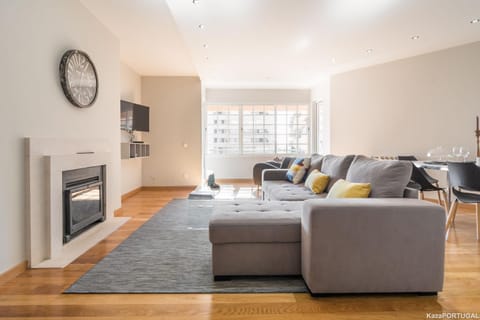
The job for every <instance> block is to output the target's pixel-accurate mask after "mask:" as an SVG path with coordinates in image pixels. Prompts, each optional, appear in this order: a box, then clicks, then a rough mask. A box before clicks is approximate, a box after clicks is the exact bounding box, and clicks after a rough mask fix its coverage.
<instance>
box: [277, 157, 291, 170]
mask: <svg viewBox="0 0 480 320" xmlns="http://www.w3.org/2000/svg"><path fill="white" fill-rule="evenodd" d="M293 161H295V158H293V157H285V158H283V160H282V163H281V164H280V169H288V168H290V165H291V164H292V162H293Z"/></svg>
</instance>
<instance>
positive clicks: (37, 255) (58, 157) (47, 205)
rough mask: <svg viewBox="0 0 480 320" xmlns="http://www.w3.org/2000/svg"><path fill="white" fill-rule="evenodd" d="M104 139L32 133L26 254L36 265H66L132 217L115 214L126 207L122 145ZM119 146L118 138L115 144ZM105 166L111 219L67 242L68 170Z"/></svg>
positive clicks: (106, 203)
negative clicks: (122, 194) (65, 177)
mask: <svg viewBox="0 0 480 320" xmlns="http://www.w3.org/2000/svg"><path fill="white" fill-rule="evenodd" d="M111 146H112V144H111V143H110V142H109V141H104V140H99V139H83V138H82V139H71V138H32V137H29V138H26V139H25V156H26V162H25V165H26V212H27V215H26V217H27V230H26V231H27V234H26V257H27V259H28V263H29V267H31V268H63V267H65V266H66V265H68V264H69V263H70V262H72V261H74V260H75V259H76V258H78V257H79V256H80V255H81V254H83V253H84V252H86V251H87V250H88V249H90V248H91V247H93V246H94V245H95V244H97V243H98V242H100V241H102V240H103V239H105V237H107V236H108V235H109V234H111V233H112V232H113V231H115V230H116V229H118V228H119V227H120V226H121V225H122V224H124V223H125V222H126V221H127V220H128V218H126V217H115V216H114V209H115V208H119V207H120V187H119V183H118V181H119V179H118V175H116V172H118V170H119V165H120V157H117V156H116V155H117V154H119V148H117V149H115V150H114V152H112V150H110V148H111ZM115 146H116V144H115ZM98 166H100V167H103V168H104V169H103V177H102V178H103V185H104V198H103V200H104V201H103V205H104V214H105V221H104V222H102V223H95V224H93V225H91V227H89V228H87V229H83V232H81V233H77V234H76V236H75V237H72V238H70V241H69V242H68V243H64V242H63V240H64V239H63V236H64V221H63V214H64V211H63V210H64V192H63V187H64V184H63V173H64V172H66V171H70V170H76V169H82V168H90V167H98Z"/></svg>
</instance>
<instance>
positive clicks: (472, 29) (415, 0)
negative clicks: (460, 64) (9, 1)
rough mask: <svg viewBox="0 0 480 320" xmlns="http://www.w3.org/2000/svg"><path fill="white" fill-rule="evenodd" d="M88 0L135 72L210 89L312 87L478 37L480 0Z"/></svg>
mask: <svg viewBox="0 0 480 320" xmlns="http://www.w3.org/2000/svg"><path fill="white" fill-rule="evenodd" d="M82 2H83V3H84V4H85V6H87V8H89V9H90V10H91V11H92V12H93V14H94V15H96V16H97V18H98V19H99V20H100V21H102V22H103V23H104V24H105V25H106V26H107V27H109V28H110V29H111V30H112V31H113V32H114V33H115V34H116V35H117V36H118V37H119V39H120V43H121V51H122V59H123V60H124V61H125V62H126V63H127V64H129V65H130V66H131V67H132V68H134V69H135V70H136V71H137V72H139V73H140V74H142V75H192V74H198V75H199V76H200V77H201V79H202V81H203V82H204V83H205V84H206V85H207V86H230V87H232V86H242V87H245V86H247V87H248V86H249V87H252V86H257V87H258V86H264V87H310V86H312V85H314V84H315V83H316V82H318V81H319V79H321V78H323V77H325V75H328V74H331V73H337V72H341V71H345V70H349V69H353V68H358V67H362V66H367V65H372V64H377V63H382V62H386V61H391V60H396V59H401V58H405V57H409V56H414V55H418V54H422V53H426V52H431V51H436V50H439V49H443V48H448V47H452V46H456V45H460V44H464V43H470V42H475V41H480V23H476V24H472V23H470V21H471V20H472V19H475V18H480V1H479V0H199V1H198V3H197V4H194V3H193V1H192V0H142V1H138V0H135V1H133V0H130V1H128V0H82ZM126 21H127V22H126ZM199 24H203V25H204V26H205V27H204V28H203V29H199V28H198V25H199ZM415 35H418V36H420V38H419V39H418V40H412V39H411V37H412V36H415ZM204 44H208V48H204V46H203V45H204ZM368 49H372V52H371V53H368V52H367V50H368ZM206 57H208V59H207V58H206Z"/></svg>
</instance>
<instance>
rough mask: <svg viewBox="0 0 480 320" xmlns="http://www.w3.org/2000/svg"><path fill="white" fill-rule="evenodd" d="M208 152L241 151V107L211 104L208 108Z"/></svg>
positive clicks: (227, 152) (230, 152)
mask: <svg viewBox="0 0 480 320" xmlns="http://www.w3.org/2000/svg"><path fill="white" fill-rule="evenodd" d="M206 132H207V140H206V141H207V153H208V154H238V153H240V107H239V106H209V107H208V110H207V130H206Z"/></svg>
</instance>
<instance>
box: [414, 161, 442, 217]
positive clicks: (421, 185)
mask: <svg viewBox="0 0 480 320" xmlns="http://www.w3.org/2000/svg"><path fill="white" fill-rule="evenodd" d="M410 181H411V182H413V183H410V184H409V185H408V186H409V187H410V188H414V189H417V190H418V191H419V194H420V199H422V200H424V199H425V195H424V192H428V191H436V192H437V194H438V195H439V196H438V202H439V203H438V204H439V205H442V204H443V208H444V209H445V215H447V214H448V198H447V193H446V192H445V189H443V188H440V187H438V186H436V185H433V184H432V183H430V181H429V180H428V179H427V177H425V175H424V174H423V172H422V170H420V168H417V167H416V166H414V165H412V176H411V177H410ZM440 194H442V195H443V201H442V199H441V197H440Z"/></svg>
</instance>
